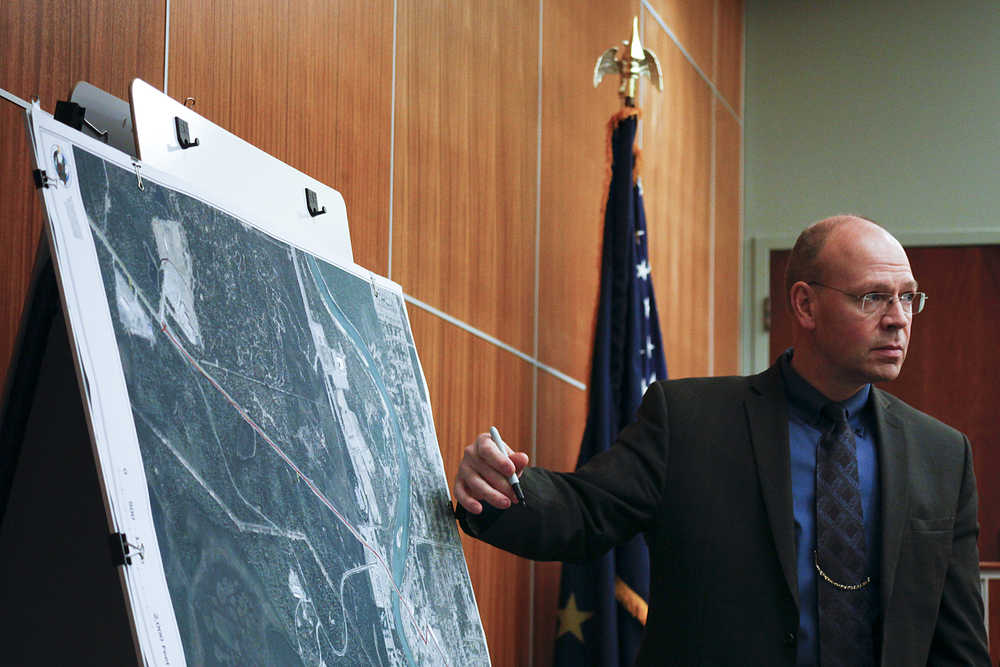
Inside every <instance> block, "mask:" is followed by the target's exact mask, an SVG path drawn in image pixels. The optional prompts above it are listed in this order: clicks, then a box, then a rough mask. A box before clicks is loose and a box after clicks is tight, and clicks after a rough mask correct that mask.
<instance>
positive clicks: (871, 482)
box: [779, 350, 882, 665]
mask: <svg viewBox="0 0 1000 667" xmlns="http://www.w3.org/2000/svg"><path fill="white" fill-rule="evenodd" d="M792 354H793V350H787V351H786V352H785V353H784V354H782V355H781V357H780V359H779V366H780V368H781V375H782V378H783V379H784V381H785V394H786V396H787V397H788V445H789V447H790V450H791V452H790V453H791V468H792V507H793V513H794V515H795V544H796V547H797V550H798V553H797V555H796V559H797V560H796V562H797V570H798V583H799V634H798V643H797V660H796V663H797V664H798V665H818V664H819V641H818V632H819V627H818V623H817V620H818V619H817V607H816V605H817V602H816V570H815V569H814V567H815V566H814V563H813V551H814V550H815V549H816V447H817V446H818V445H819V440H820V437H821V436H822V434H823V428H824V425H823V423H822V418H821V415H820V410H822V408H823V406H824V405H825V404H827V403H829V402H830V399H828V398H826V397H825V396H824V395H823V394H822V393H820V391H819V390H817V389H816V388H815V387H813V386H812V385H811V384H809V383H808V382H807V381H806V380H805V379H803V377H802V376H801V375H799V374H798V373H797V372H796V371H795V369H794V368H792V364H791V360H792ZM870 395H871V385H865V386H864V387H863V388H862V389H861V391H859V392H858V393H856V394H855V395H854V396H851V397H850V398H849V399H847V400H846V401H843V402H842V405H843V406H844V407H845V408H846V409H847V422H848V424H849V425H850V427H851V428H852V429H854V438H855V441H856V442H857V454H858V478H859V480H858V481H859V482H860V484H861V509H862V512H863V513H864V521H865V540H866V546H867V556H868V559H867V560H868V575H869V576H870V577H871V584H869V586H868V588H869V591H868V594H869V596H870V601H871V604H872V609H873V610H874V609H877V606H878V604H879V595H878V590H879V580H878V574H879V563H880V562H881V557H880V556H881V547H882V545H881V543H880V541H879V536H880V535H881V530H879V484H878V456H877V452H876V448H875V428H874V427H875V424H874V415H873V413H872V409H871V407H870V406H869V404H868V398H869V396H870ZM875 616H877V614H873V618H874V617H875Z"/></svg>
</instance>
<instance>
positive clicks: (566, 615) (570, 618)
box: [556, 593, 594, 642]
mask: <svg viewBox="0 0 1000 667" xmlns="http://www.w3.org/2000/svg"><path fill="white" fill-rule="evenodd" d="M593 615H594V614H593V612H589V611H580V610H579V609H577V608H576V596H575V595H573V594H572V593H570V596H569V600H567V601H566V606H565V607H563V608H562V609H560V610H559V631H558V632H557V633H556V639H559V638H560V637H562V636H563V635H564V634H566V633H569V634H571V635H573V636H575V637H576V638H577V639H579V640H580V641H581V642H582V641H583V627H582V626H583V624H584V622H585V621H586V620H587V619H588V618H590V617H591V616H593Z"/></svg>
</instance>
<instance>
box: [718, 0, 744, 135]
mask: <svg viewBox="0 0 1000 667" xmlns="http://www.w3.org/2000/svg"><path fill="white" fill-rule="evenodd" d="M716 2H717V3H718V10H717V11H718V20H717V28H716V30H717V34H716V47H715V49H716V54H717V56H718V57H717V60H716V67H715V74H714V75H713V80H714V81H715V85H716V86H717V87H718V89H719V92H721V93H722V96H723V97H724V98H726V101H727V102H728V103H729V106H731V107H732V108H733V109H734V110H735V111H736V113H738V114H740V115H741V116H742V115H743V0H716Z"/></svg>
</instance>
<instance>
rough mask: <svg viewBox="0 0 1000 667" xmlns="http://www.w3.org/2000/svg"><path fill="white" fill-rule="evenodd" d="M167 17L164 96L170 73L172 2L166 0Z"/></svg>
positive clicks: (164, 34)
mask: <svg viewBox="0 0 1000 667" xmlns="http://www.w3.org/2000/svg"><path fill="white" fill-rule="evenodd" d="M164 11H165V12H166V16H165V17H164V20H163V94H164V95H167V94H168V93H167V77H168V76H169V73H170V0H164Z"/></svg>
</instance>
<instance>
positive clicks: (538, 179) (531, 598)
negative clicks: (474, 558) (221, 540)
mask: <svg viewBox="0 0 1000 667" xmlns="http://www.w3.org/2000/svg"><path fill="white" fill-rule="evenodd" d="M544 18H545V0H538V73H537V76H538V115H537V121H536V122H537V127H536V136H535V294H534V322H533V335H532V339H533V340H532V354H533V355H534V356H535V357H536V358H537V357H538V354H539V352H538V345H539V341H538V316H539V298H540V295H539V292H540V288H541V273H540V271H541V252H540V250H541V248H540V246H541V238H542V81H543V79H542V65H543V64H542V52H543V36H544V29H545V26H544ZM532 366H533V367H532V369H531V459H532V460H535V459H536V458H537V456H538V366H537V365H534V364H533V365H532ZM534 665H535V561H531V562H530V564H529V565H528V667H534Z"/></svg>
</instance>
